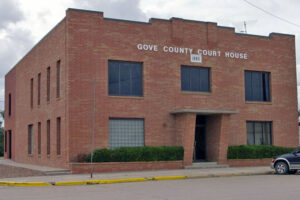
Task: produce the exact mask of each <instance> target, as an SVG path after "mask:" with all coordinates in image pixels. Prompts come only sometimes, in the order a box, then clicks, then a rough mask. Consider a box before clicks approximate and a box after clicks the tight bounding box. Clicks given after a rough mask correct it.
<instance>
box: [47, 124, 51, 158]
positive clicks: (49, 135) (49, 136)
mask: <svg viewBox="0 0 300 200" xmlns="http://www.w3.org/2000/svg"><path fill="white" fill-rule="evenodd" d="M46 129H47V131H46V133H47V145H46V147H47V155H48V156H49V155H50V154H51V122H50V119H48V120H47V125H46Z"/></svg>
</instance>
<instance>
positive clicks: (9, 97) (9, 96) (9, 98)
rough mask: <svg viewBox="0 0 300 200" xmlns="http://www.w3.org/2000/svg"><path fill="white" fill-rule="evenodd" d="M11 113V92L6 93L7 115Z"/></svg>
mask: <svg viewBox="0 0 300 200" xmlns="http://www.w3.org/2000/svg"><path fill="white" fill-rule="evenodd" d="M10 115H11V93H9V94H8V116H10Z"/></svg>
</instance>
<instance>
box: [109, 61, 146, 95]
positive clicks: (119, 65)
mask: <svg viewBox="0 0 300 200" xmlns="http://www.w3.org/2000/svg"><path fill="white" fill-rule="evenodd" d="M108 82H109V86H108V87H109V95H115V96H143V72H142V63H137V62H122V61H108Z"/></svg>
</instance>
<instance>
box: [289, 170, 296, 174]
mask: <svg viewBox="0 0 300 200" xmlns="http://www.w3.org/2000/svg"><path fill="white" fill-rule="evenodd" d="M296 173H297V170H295V169H294V170H290V171H289V174H296Z"/></svg>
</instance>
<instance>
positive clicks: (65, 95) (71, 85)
mask: <svg viewBox="0 0 300 200" xmlns="http://www.w3.org/2000/svg"><path fill="white" fill-rule="evenodd" d="M93 131H94V137H93V138H92V132H93ZM92 141H94V147H95V148H97V149H99V148H112V149H113V148H118V147H123V146H174V145H176V146H183V147H184V160H183V165H185V166H188V165H191V164H192V163H193V162H197V161H214V162H217V163H220V164H223V163H227V148H228V146H233V145H253V144H255V145H276V146H285V147H295V146H298V113H297V81H296V58H295V36H294V35H288V34H280V33H271V34H269V36H257V35H249V34H241V33H236V32H235V29H234V28H231V27H223V26H218V25H217V24H216V23H211V22H202V21H194V20H186V19H181V18H171V19H168V20H166V19H155V18H151V19H150V20H149V22H136V21H127V20H119V19H111V18H106V17H104V14H103V13H102V12H96V11H87V10H78V9H68V10H67V11H66V16H65V17H64V19H62V21H61V22H59V23H58V24H57V25H56V26H55V27H54V28H53V29H52V30H51V31H50V32H49V33H48V34H47V35H46V36H45V37H44V38H43V39H42V40H41V41H39V42H38V43H37V44H36V45H35V46H34V47H33V48H32V49H31V50H30V52H29V53H28V54H27V55H25V56H24V57H23V58H22V59H21V60H20V61H19V62H18V63H17V64H16V65H15V66H14V68H12V69H11V70H10V71H9V72H8V73H7V74H6V76H5V158H10V159H12V160H14V161H16V162H20V163H28V164H36V165H44V166H53V167H61V168H69V167H70V163H72V162H77V161H78V158H79V157H80V155H82V154H88V153H89V152H90V150H91V145H92Z"/></svg>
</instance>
